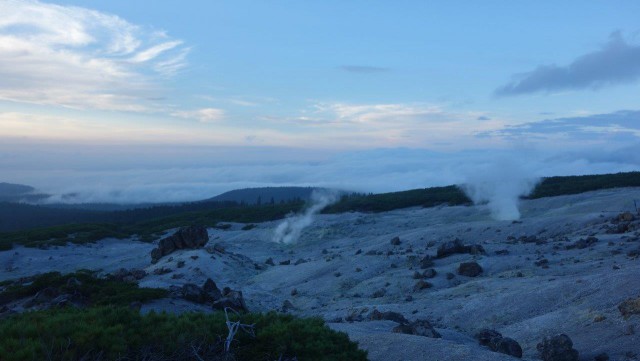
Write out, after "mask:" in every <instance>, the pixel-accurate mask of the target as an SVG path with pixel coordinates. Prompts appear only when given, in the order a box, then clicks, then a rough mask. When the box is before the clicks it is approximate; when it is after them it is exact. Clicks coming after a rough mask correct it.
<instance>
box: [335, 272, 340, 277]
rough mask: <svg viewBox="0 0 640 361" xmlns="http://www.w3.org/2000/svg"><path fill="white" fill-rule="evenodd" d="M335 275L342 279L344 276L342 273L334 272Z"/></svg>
mask: <svg viewBox="0 0 640 361" xmlns="http://www.w3.org/2000/svg"><path fill="white" fill-rule="evenodd" d="M333 275H334V276H336V277H340V276H342V273H340V272H334V273H333Z"/></svg>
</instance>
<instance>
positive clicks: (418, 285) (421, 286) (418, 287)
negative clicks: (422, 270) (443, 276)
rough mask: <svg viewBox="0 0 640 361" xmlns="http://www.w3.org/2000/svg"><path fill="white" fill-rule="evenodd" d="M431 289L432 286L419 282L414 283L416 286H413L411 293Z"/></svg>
mask: <svg viewBox="0 0 640 361" xmlns="http://www.w3.org/2000/svg"><path fill="white" fill-rule="evenodd" d="M431 287H433V284H431V283H429V282H426V281H423V280H420V281H418V282H416V284H415V285H414V286H413V292H418V291H422V290H425V289H427V288H431Z"/></svg>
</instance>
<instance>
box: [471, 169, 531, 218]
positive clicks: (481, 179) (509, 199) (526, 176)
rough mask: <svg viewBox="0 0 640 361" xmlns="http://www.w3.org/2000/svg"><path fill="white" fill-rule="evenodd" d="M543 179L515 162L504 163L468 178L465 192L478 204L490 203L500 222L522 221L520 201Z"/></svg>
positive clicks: (478, 170)
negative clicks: (519, 207)
mask: <svg viewBox="0 0 640 361" xmlns="http://www.w3.org/2000/svg"><path fill="white" fill-rule="evenodd" d="M539 180H540V178H539V177H537V176H535V175H533V174H531V173H530V172H529V171H527V170H526V169H524V168H523V167H522V166H520V164H518V163H517V162H515V161H514V160H506V159H505V160H501V161H498V162H496V163H494V164H491V165H485V166H484V167H483V169H475V173H474V174H473V175H469V176H467V182H466V184H465V185H464V186H462V189H463V190H464V192H465V193H466V194H467V196H469V198H471V200H472V201H473V203H475V204H484V203H487V205H488V207H489V209H490V210H491V215H492V216H493V218H495V219H497V220H502V221H505V220H508V221H510V220H516V219H520V210H519V209H518V203H519V200H520V197H522V196H526V195H529V194H530V193H531V191H533V189H534V187H535V186H536V184H537V183H538V182H539Z"/></svg>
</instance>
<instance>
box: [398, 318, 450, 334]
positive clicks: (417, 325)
mask: <svg viewBox="0 0 640 361" xmlns="http://www.w3.org/2000/svg"><path fill="white" fill-rule="evenodd" d="M392 331H393V332H395V333H404V334H407V335H417V336H423V337H430V338H440V337H442V336H441V335H440V334H439V333H438V331H436V330H435V329H434V328H433V326H432V325H431V323H429V321H427V320H416V321H414V322H411V323H407V324H400V325H398V326H396V327H394V328H393V329H392Z"/></svg>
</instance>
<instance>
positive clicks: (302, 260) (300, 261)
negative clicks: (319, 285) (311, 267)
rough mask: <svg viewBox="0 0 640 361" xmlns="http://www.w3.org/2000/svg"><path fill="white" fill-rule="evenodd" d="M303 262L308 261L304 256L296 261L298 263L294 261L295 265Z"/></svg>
mask: <svg viewBox="0 0 640 361" xmlns="http://www.w3.org/2000/svg"><path fill="white" fill-rule="evenodd" d="M303 263H307V261H306V260H304V259H302V258H300V259H298V260H297V261H296V263H294V265H295V266H297V265H299V264H303Z"/></svg>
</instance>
